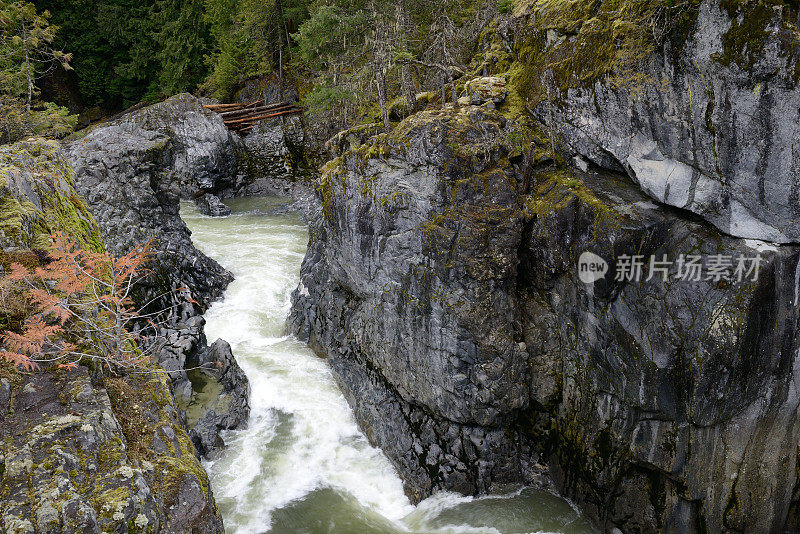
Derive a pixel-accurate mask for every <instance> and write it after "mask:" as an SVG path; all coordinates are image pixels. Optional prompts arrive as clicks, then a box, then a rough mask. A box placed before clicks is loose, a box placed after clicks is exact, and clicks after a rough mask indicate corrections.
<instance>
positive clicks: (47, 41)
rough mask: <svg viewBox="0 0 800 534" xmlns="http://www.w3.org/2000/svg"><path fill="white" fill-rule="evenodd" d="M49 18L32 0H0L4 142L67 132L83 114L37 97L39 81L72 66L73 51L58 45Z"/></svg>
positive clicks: (1, 128)
mask: <svg viewBox="0 0 800 534" xmlns="http://www.w3.org/2000/svg"><path fill="white" fill-rule="evenodd" d="M49 17H50V14H49V13H48V12H47V11H44V12H37V10H36V7H35V6H34V5H33V4H31V3H29V2H9V1H7V0H0V142H10V141H14V140H16V139H19V138H21V137H23V136H25V135H30V134H41V135H53V136H61V135H65V134H67V133H69V132H70V131H72V129H73V128H74V126H75V121H76V119H77V117H75V116H70V115H69V114H68V112H67V110H66V109H64V108H61V107H59V106H56V105H54V104H52V103H43V102H39V101H38V100H37V97H38V96H39V88H38V82H39V80H41V79H42V78H43V77H45V76H47V75H48V74H50V73H51V72H53V71H54V70H55V69H58V68H62V69H69V68H70V66H69V61H70V54H68V53H65V52H63V51H61V50H59V49H57V48H54V47H53V41H54V39H55V35H56V27H54V26H53V25H52V24H50V21H49Z"/></svg>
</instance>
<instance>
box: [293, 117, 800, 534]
mask: <svg viewBox="0 0 800 534" xmlns="http://www.w3.org/2000/svg"><path fill="white" fill-rule="evenodd" d="M523 126H525V125H524V123H523V122H520V121H517V122H513V121H507V120H506V119H505V118H504V117H502V116H500V115H499V114H498V113H494V112H487V111H485V110H482V109H480V108H475V107H471V108H465V109H462V110H458V111H453V110H446V111H426V112H422V113H418V114H417V115H415V116H412V117H411V118H409V119H407V120H406V121H404V122H403V123H401V124H400V125H399V126H397V127H396V128H395V131H394V132H393V133H392V134H391V135H388V136H387V135H379V136H376V137H373V138H372V139H371V140H370V141H368V142H367V143H366V144H364V145H362V146H360V147H355V148H351V149H350V150H347V151H345V152H344V153H343V155H342V156H341V157H339V158H337V159H335V160H333V161H332V162H331V163H329V164H328V165H327V166H326V168H325V172H324V174H323V176H322V178H321V180H320V185H319V194H318V197H319V201H320V209H319V211H318V213H317V214H316V218H315V219H314V220H313V222H312V225H311V239H310V245H309V249H308V253H307V255H306V258H305V260H304V262H303V267H302V271H301V282H300V286H299V288H298V290H297V291H296V292H295V293H294V294H293V310H292V315H291V317H290V321H289V325H290V328H291V329H292V331H294V332H296V333H297V334H298V335H299V336H300V337H301V338H302V339H306V340H308V341H309V343H310V345H311V346H312V348H314V349H315V350H316V351H317V352H319V353H320V354H322V355H325V356H327V358H328V359H329V361H330V363H331V367H332V369H333V371H334V374H335V376H336V378H337V380H338V381H339V383H340V384H341V386H342V388H343V391H344V392H345V395H346V397H347V399H348V401H349V402H350V403H351V405H352V406H353V408H354V411H355V414H356V418H357V420H358V421H359V423H360V425H361V426H362V428H363V429H364V431H365V433H366V434H367V436H368V437H369V439H370V440H371V441H372V442H373V443H375V444H376V445H378V446H380V447H381V448H383V450H384V451H385V452H386V453H387V455H388V456H389V458H390V459H391V460H392V462H393V463H394V464H395V465H396V466H397V468H398V470H399V471H400V473H401V475H402V477H403V479H404V481H405V485H406V489H407V492H408V493H409V494H410V495H411V496H412V497H413V498H415V499H417V500H419V499H421V498H423V497H425V496H427V495H429V494H430V493H432V492H433V491H436V490H439V489H446V490H457V491H460V492H464V493H478V492H484V491H489V490H493V489H497V488H500V487H503V485H504V484H507V483H536V482H541V480H542V478H543V477H542V469H543V468H542V466H543V465H546V466H547V467H548V468H549V474H550V476H551V477H552V479H553V480H554V481H555V483H556V485H557V487H558V488H559V489H561V490H562V491H563V492H565V493H566V494H567V495H569V496H571V497H573V498H575V499H576V500H577V501H578V502H579V503H581V505H582V506H583V508H584V509H585V510H586V511H587V512H588V513H589V515H590V516H591V517H593V518H594V519H595V520H596V521H597V522H598V523H599V524H600V525H601V526H602V527H603V528H606V529H609V530H610V529H612V528H614V527H615V526H619V527H620V528H621V529H622V530H623V531H640V532H656V531H660V530H662V529H665V530H669V529H673V530H675V531H678V532H697V531H704V530H705V529H707V530H708V531H710V532H720V531H723V530H725V529H728V528H735V529H739V530H741V531H748V532H749V531H763V530H765V529H769V530H780V529H782V528H783V526H784V524H786V523H787V521H788V522H789V524H794V523H792V522H793V521H794V519H791V518H794V517H795V515H796V512H795V510H796V508H795V506H796V504H795V503H796V501H797V495H796V494H797V493H798V492H797V490H796V488H797V487H798V484H797V483H798V477H797V474H796V472H795V469H794V466H795V464H796V462H797V443H798V440H800V419H798V417H797V411H798V407H799V406H800V396H799V395H798V391H797V389H796V385H795V375H796V368H800V361H798V359H797V358H798V356H797V355H798V354H800V339H799V338H798V332H800V328H798V327H800V309H798V307H797V306H796V302H797V300H796V298H795V295H796V293H797V291H798V289H797V278H796V273H797V272H798V269H799V268H800V267H798V265H800V248H797V247H789V246H783V247H776V246H774V245H770V244H767V243H763V242H758V241H752V240H745V239H740V238H735V237H731V236H728V235H726V234H723V233H722V232H720V231H719V230H718V229H717V228H715V227H714V226H712V225H710V224H707V223H705V222H704V221H703V220H702V219H698V218H695V217H693V216H690V215H687V214H686V212H679V211H673V210H671V209H669V208H666V207H663V206H659V205H657V204H655V203H654V202H653V201H652V200H651V199H650V198H649V197H647V196H646V195H644V194H643V193H642V192H641V191H640V190H639V189H638V187H637V186H636V184H635V183H632V182H631V181H630V180H629V179H628V178H627V177H626V176H624V175H620V174H615V173H611V172H608V171H600V172H583V171H580V170H577V169H563V168H562V169H560V170H552V169H548V168H547V167H545V168H540V169H537V168H536V164H537V161H538V160H536V159H535V158H536V157H539V156H535V154H537V153H538V152H537V151H531V153H530V157H529V158H528V159H527V161H526V160H525V158H523V156H522V151H521V150H520V148H519V144H518V143H516V142H515V141H514V139H515V138H517V137H518V136H519V135H520V134H523V135H524V134H525V131H526V130H525V129H524V128H523ZM528 133H529V134H532V133H533V132H530V131H528ZM534 137H535V135H534ZM585 252H590V253H592V254H594V256H592V257H594V258H595V261H596V262H598V265H600V263H599V262H605V263H606V264H607V269H608V270H607V271H606V276H605V277H600V278H599V279H598V280H596V281H594V282H592V283H585V282H584V281H582V279H581V275H580V273H579V271H578V262H579V258H581V256H582V254H584V253H585ZM759 254H760V257H761V259H762V262H761V263H760V270H759V275H758V276H757V279H755V280H754V279H752V277H747V276H742V277H741V279H737V278H736V277H733V278H732V279H724V278H721V277H716V278H715V277H714V276H707V272H706V271H704V274H703V275H702V276H701V277H700V278H698V279H696V280H695V279H688V280H683V279H681V278H680V277H678V276H677V275H678V274H679V273H678V264H677V263H671V264H670V265H669V266H668V268H667V270H666V271H663V269H662V270H658V268H657V267H658V264H656V267H653V268H651V267H650V264H649V259H650V257H653V258H655V259H657V260H662V259H663V258H664V255H666V256H667V257H668V258H669V259H671V260H673V262H675V261H677V260H678V258H683V259H684V260H685V259H686V258H687V257H689V256H693V255H702V257H703V260H702V261H703V262H708V261H713V258H723V259H724V258H729V259H730V261H731V265H730V271H729V273H730V274H732V273H733V272H734V271H733V269H734V267H735V265H736V264H735V262H736V261H737V258H739V257H742V258H754V257H757V256H758V255H759ZM634 256H636V257H639V256H641V257H642V262H643V267H642V270H641V275H642V276H641V278H640V279H638V280H636V279H627V278H624V277H623V278H620V279H617V268H618V266H619V264H620V262H624V261H625V259H626V258H631V257H634ZM587 257H588V256H587ZM709 258H711V260H709ZM662 267H663V266H662ZM664 272H666V273H667V279H666V280H664V279H663V278H662V276H663V273H664ZM751 274H752V273H751ZM787 518H790V519H787Z"/></svg>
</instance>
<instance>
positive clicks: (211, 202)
mask: <svg viewBox="0 0 800 534" xmlns="http://www.w3.org/2000/svg"><path fill="white" fill-rule="evenodd" d="M194 203H195V204H197V208H198V209H199V210H200V213H202V214H203V215H210V216H211V217H227V216H228V215H230V214H231V209H230V208H229V207H228V206H226V205H225V204H223V203H222V201H221V200H220V199H219V197H217V196H215V195H212V194H211V193H205V194H204V195H202V196H199V197H197V198H195V199H194Z"/></svg>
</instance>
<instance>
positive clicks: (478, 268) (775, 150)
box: [0, 0, 800, 534]
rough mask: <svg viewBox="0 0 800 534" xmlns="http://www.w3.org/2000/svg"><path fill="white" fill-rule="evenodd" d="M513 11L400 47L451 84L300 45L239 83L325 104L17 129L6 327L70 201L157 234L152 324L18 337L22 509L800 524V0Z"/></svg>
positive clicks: (175, 527) (144, 109) (11, 166)
mask: <svg viewBox="0 0 800 534" xmlns="http://www.w3.org/2000/svg"><path fill="white" fill-rule="evenodd" d="M401 7H402V6H401ZM409 9H412V10H413V7H412V8H409ZM323 11H324V10H323ZM401 11H402V10H401V9H400V8H399V7H398V8H397V11H396V13H397V14H398V15H397V16H398V17H400V13H401ZM491 12H492V13H493V17H492V19H491V20H490V21H488V22H487V23H486V24H483V26H482V27H481V29H480V32H479V37H478V38H477V42H475V43H472V44H471V45H470V47H469V54H470V56H469V57H470V59H469V62H468V63H466V64H463V65H461V66H459V67H458V68H456V67H455V66H453V67H450V66H443V65H441V64H438V63H436V64H434V63H430V62H426V61H422V60H419V59H416V58H414V57H407V56H406V55H404V52H402V51H399V52H397V54H396V57H395V58H394V59H392V61H394V63H393V65H394V66H396V67H397V69H398V70H400V69H410V68H411V67H412V66H413V67H414V68H419V69H422V68H425V69H434V70H436V69H439V70H436V72H438V73H439V74H441V76H442V79H443V80H444V81H441V86H440V87H439V88H437V89H436V90H435V91H419V92H417V91H414V87H413V86H412V87H410V88H409V87H405V86H402V84H400V83H397V84H395V85H396V86H393V85H392V84H388V87H389V89H388V90H390V91H395V92H398V91H401V92H403V93H409V94H410V95H409V94H404V95H402V97H400V96H398V97H397V99H395V100H390V101H388V102H387V101H386V100H387V99H386V95H385V94H383V96H381V98H382V100H381V102H380V103H378V102H375V103H374V104H375V105H374V106H372V108H371V109H370V111H368V112H367V115H369V114H370V113H371V119H370V120H373V121H374V122H369V120H367V122H366V123H364V124H358V125H355V126H353V124H349V123H346V122H345V121H344V120H343V119H340V118H339V117H338V115H337V114H339V113H341V116H342V117H344V116H345V115H346V111H347V110H346V109H345V108H344V107H342V108H341V109H337V108H336V107H335V106H333V107H328V108H323V109H324V111H325V112H324V113H322V114H318V115H316V117H321V118H319V119H318V120H317V121H314V120H313V119H310V118H309V117H313V116H314V115H310V114H309V113H308V109H307V108H308V107H309V106H311V104H312V103H313V102H314V98H315V96H314V93H313V91H311V90H310V89H309V87H308V84H307V82H306V81H304V80H302V79H300V77H297V78H294V79H291V80H288V81H287V80H284V78H283V71H281V74H280V78H275V77H273V78H270V79H269V81H266V82H265V81H263V80H261V81H259V82H258V83H256V82H253V81H252V80H247V83H243V85H242V87H241V88H240V91H239V92H238V93H237V94H236V97H235V99H236V100H237V101H238V102H240V103H242V104H245V103H250V102H261V101H263V102H264V103H265V104H271V105H277V104H276V103H279V102H283V101H290V102H292V103H293V104H292V109H293V110H295V111H300V110H302V108H301V107H299V106H296V105H295V104H296V101H300V102H301V103H302V104H303V105H305V106H306V112H307V113H306V115H305V116H304V115H303V114H300V113H295V112H294V111H293V112H292V114H285V115H280V116H272V115H269V116H264V117H261V118H259V119H258V121H259V122H257V124H255V125H253V126H252V127H247V128H245V129H242V127H236V128H234V130H237V129H238V131H239V133H237V131H234V130H231V129H229V128H228V126H230V121H232V120H237V119H236V118H234V119H231V118H230V117H231V115H227V116H226V115H224V113H225V111H224V109H226V108H224V107H220V105H219V101H218V100H215V99H211V98H208V97H206V96H193V95H191V94H188V93H180V94H177V95H174V96H171V97H169V98H165V99H164V100H163V101H161V102H159V103H155V104H151V105H146V106H145V105H137V106H134V107H133V108H130V109H129V110H127V111H126V112H124V113H121V114H119V115H116V116H114V117H111V118H108V119H107V120H103V121H100V122H98V123H96V124H92V125H90V126H88V127H86V128H84V129H83V130H79V131H77V132H75V133H74V134H72V135H70V136H69V137H67V138H66V139H63V140H61V141H56V140H52V139H44V138H42V137H35V136H31V137H26V138H24V139H22V140H19V141H16V142H14V143H9V144H5V145H2V146H0V214H1V217H2V220H0V249H1V250H0V269H1V270H0V274H2V277H0V326H2V331H3V332H6V331H8V332H17V333H19V332H24V331H25V327H24V326H23V324H27V323H24V320H25V318H26V314H30V306H28V305H26V304H24V302H23V301H20V300H19V295H20V294H21V291H22V290H21V289H20V288H19V287H18V286H17V285H15V283H16V282H15V280H17V279H18V278H19V267H15V265H18V264H21V265H22V266H23V268H25V269H29V270H30V271H31V272H38V271H37V270H36V269H37V268H38V269H39V270H41V269H43V268H45V267H46V266H47V265H48V264H50V263H52V262H53V257H52V255H49V253H48V249H49V247H51V242H52V240H53V236H55V235H58V233H59V232H63V233H65V234H66V235H68V236H70V238H71V239H73V240H74V241H75V242H76V244H77V246H78V247H80V248H81V249H85V250H91V251H93V252H94V253H97V254H105V253H110V254H114V255H117V256H122V255H124V254H128V253H129V252H130V251H131V250H135V249H136V247H137V246H138V245H139V244H142V243H147V242H152V246H153V255H152V257H151V258H150V260H151V261H150V262H149V263H148V266H147V276H146V277H144V278H143V279H142V280H140V281H138V282H137V283H136V284H132V285H131V288H132V289H131V292H130V297H129V298H127V297H126V298H127V300H126V303H130V304H131V305H135V306H136V307H137V308H139V309H141V310H142V311H141V314H142V315H141V316H140V317H139V318H138V319H139V322H138V323H136V324H135V325H134V326H132V327H131V330H134V331H136V332H138V331H140V330H142V331H143V330H144V329H146V328H148V326H147V325H148V323H149V324H150V325H152V326H153V327H154V328H155V329H156V330H157V335H156V336H155V339H150V338H147V339H145V338H142V341H141V347H139V348H137V350H141V351H143V352H142V353H144V352H147V351H149V350H151V349H152V352H153V354H154V357H153V358H152V359H148V360H147V361H146V362H145V364H144V365H141V366H137V367H136V368H134V369H115V368H113V367H110V366H104V365H103V364H102V363H99V364H98V363H97V360H96V359H93V357H92V352H91V350H90V349H82V350H88V351H89V353H88V354H85V355H84V356H86V357H85V358H83V359H81V360H80V362H79V363H78V362H76V364H75V365H69V366H48V365H47V364H48V363H52V362H51V361H50V360H47V359H46V358H42V359H41V362H44V364H43V365H41V368H40V369H34V368H33V367H29V368H28V367H25V366H20V365H16V366H15V365H14V364H13V363H14V361H15V360H13V359H11V357H10V356H8V357H6V356H3V358H0V415H1V416H2V417H0V529H2V530H4V531H5V532H9V533H39V532H42V533H44V532H98V533H100V532H148V533H173V532H174V533H186V532H193V533H206V532H209V533H212V532H235V533H261V532H270V533H275V534H279V533H287V534H288V533H313V534H316V533H333V534H338V533H342V534H351V533H353V534H361V533H365V534H368V533H376V534H377V533H400V532H412V533H420V534H422V533H426V534H428V533H433V534H438V533H441V534H444V533H487V534H491V533H499V534H517V533H528V532H558V533H563V534H572V533H575V534H577V533H588V532H608V533H612V534H618V533H625V534H627V533H651V532H652V533H656V532H664V533H667V532H677V533H684V532H685V533H723V532H725V533H727V532H743V533H762V532H764V533H767V532H769V533H773V532H774V533H791V532H798V531H800V467H798V466H800V463H799V462H800V459H799V458H798V450H800V449H799V447H800V375H798V373H800V304H798V303H799V302H800V239H799V238H798V236H800V193H799V192H800V180H799V179H798V176H800V174H798V173H800V152H798V150H797V147H798V146H800V89H799V88H798V80H800V37H798V36H800V30H798V24H800V12H799V11H798V9H797V6H795V5H794V4H793V3H789V2H781V1H775V2H773V1H771V0H769V1H768V0H748V1H738V0H685V1H680V2H672V1H671V0H666V1H665V2H663V3H662V2H632V1H628V0H619V1H617V0H570V1H562V0H516V1H515V2H511V3H502V6H500V7H497V6H495V7H494V8H493V11H491ZM281 16H283V15H281ZM334 18H335V17H334ZM315 20H316V19H315ZM348 20H349V19H348ZM437 20H438V21H439V22H436V23H434V22H431V25H432V27H433V26H435V27H436V28H439V29H438V30H437V31H440V32H441V35H442V36H444V35H451V34H448V33H447V31H449V30H447V26H446V24H444V23H443V22H441V20H443V19H437ZM632 20H633V21H639V22H641V24H636V23H633V22H631V21H632ZM436 24H440V26H436ZM382 29H383V30H385V28H383V27H382V26H380V25H376V26H375V31H374V39H375V43H374V48H373V49H372V52H371V53H373V54H374V55H375V57H376V58H380V54H388V52H387V51H381V50H380V49H379V44H380V43H379V40H380V31H381V30H382ZM303 31H304V30H298V33H296V34H295V33H292V35H291V39H294V40H298V41H300V40H301V39H303V38H305V37H304V35H305V34H304V33H303ZM386 31H388V30H386ZM288 32H289V30H288V29H287V30H286V39H287V42H290V37H289V33H288ZM281 39H283V37H281ZM442 39H444V37H442ZM436 42H437V43H439V41H436ZM439 44H441V43H439ZM439 44H437V46H439ZM444 46H446V45H444ZM282 53H283V49H282V48H281V49H280V54H282ZM279 57H280V58H281V59H280V60H279V61H281V63H280V67H281V68H283V63H282V61H283V56H282V55H280V56H279ZM298 57H300V56H298ZM217 59H219V58H217ZM292 61H295V62H297V61H299V59H297V58H294V59H292ZM373 61H377V60H376V59H373ZM291 65H292V68H297V65H296V64H291ZM0 66H2V65H0ZM373 67H374V71H373V73H374V76H375V83H376V87H377V89H376V91H377V92H378V94H379V95H380V94H381V91H384V92H385V91H387V86H384V87H383V88H381V83H384V85H385V84H386V80H384V81H383V82H381V75H384V76H385V75H386V72H383V71H381V70H380V68H378V67H376V66H375V65H373ZM304 68H306V67H304ZM308 68H310V67H308ZM315 68H316V67H315ZM439 71H441V72H439ZM381 73H383V74H381ZM0 81H2V80H0ZM437 83H439V82H437ZM205 90H207V88H201V89H199V90H198V91H199V92H200V93H202V92H203V91H205ZM198 94H199V93H198ZM407 96H408V98H406V97H407ZM317 97H318V95H317ZM412 101H413V105H411V104H410V102H412ZM209 105H210V109H209V107H207V106H209ZM215 106H216V107H215ZM265 107H266V108H267V109H270V108H269V107H268V106H266V105H265ZM228 109H230V108H228ZM220 110H222V111H220ZM365 116H366V115H365ZM361 118H362V119H364V116H362V117H361ZM323 119H324V120H323ZM226 120H227V122H228V124H227V125H226ZM238 120H243V119H238ZM337 121H338V122H337ZM51 253H52V251H51ZM51 285H52V284H51ZM92 287H94V286H92ZM33 294H34V295H36V293H33ZM15 299H16V300H15ZM32 300H33V301H35V297H34V298H32ZM68 300H69V299H68V298H66V297H64V298H62V299H61V300H60V301H59V302H57V303H56V304H55V305H54V306H56V308H57V307H58V306H62V307H66V306H68V305H69V302H68ZM100 302H101V306H102V305H103V304H102V303H104V302H105V301H104V300H103V299H100ZM56 308H53V309H54V310H56V312H57V309H56ZM3 336H4V337H2V338H0V340H1V341H0V343H7V342H8V340H9V339H12V340H13V339H14V338H13V337H11V338H9V337H8V335H7V334H3ZM65 342H70V343H72V342H75V343H77V344H78V345H80V340H65ZM80 346H81V347H83V345H80ZM11 352H12V351H11V350H10V349H9V348H8V347H7V345H3V346H2V352H0V355H6V354H11ZM73 367H74V368H73Z"/></svg>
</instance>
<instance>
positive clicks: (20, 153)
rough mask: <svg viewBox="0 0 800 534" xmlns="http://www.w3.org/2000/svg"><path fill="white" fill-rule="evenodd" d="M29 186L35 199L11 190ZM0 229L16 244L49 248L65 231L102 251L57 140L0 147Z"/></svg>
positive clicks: (98, 235)
mask: <svg viewBox="0 0 800 534" xmlns="http://www.w3.org/2000/svg"><path fill="white" fill-rule="evenodd" d="M12 182H14V183H16V184H17V188H16V189H19V188H20V186H21V187H22V189H23V190H24V189H28V190H29V192H30V194H33V195H35V197H36V198H35V200H36V201H37V203H34V202H33V199H31V198H26V197H22V198H20V197H19V196H18V195H17V194H16V193H14V192H12V188H11V187H10V184H11V183H12ZM0 230H2V232H3V234H4V235H5V238H6V240H8V241H10V242H11V243H13V244H14V245H16V246H22V247H38V248H47V246H49V244H50V235H52V234H53V233H54V232H57V231H63V232H66V233H67V234H69V235H70V236H71V237H72V238H73V239H75V240H76V241H77V242H78V243H79V244H80V245H81V246H83V247H85V248H88V249H90V250H93V251H96V252H100V251H103V250H104V246H103V241H102V238H101V237H100V232H99V229H98V227H97V223H96V222H95V220H94V218H93V217H92V216H91V214H90V213H89V210H88V208H87V206H86V203H85V202H84V201H83V199H81V198H79V197H78V196H77V195H76V194H75V176H74V172H73V171H72V169H71V167H70V166H69V164H68V163H67V161H66V160H65V159H64V158H63V156H61V155H59V154H58V144H57V143H55V142H51V141H46V140H43V139H32V140H26V141H23V142H19V143H15V144H14V145H9V146H7V147H2V148H0Z"/></svg>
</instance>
